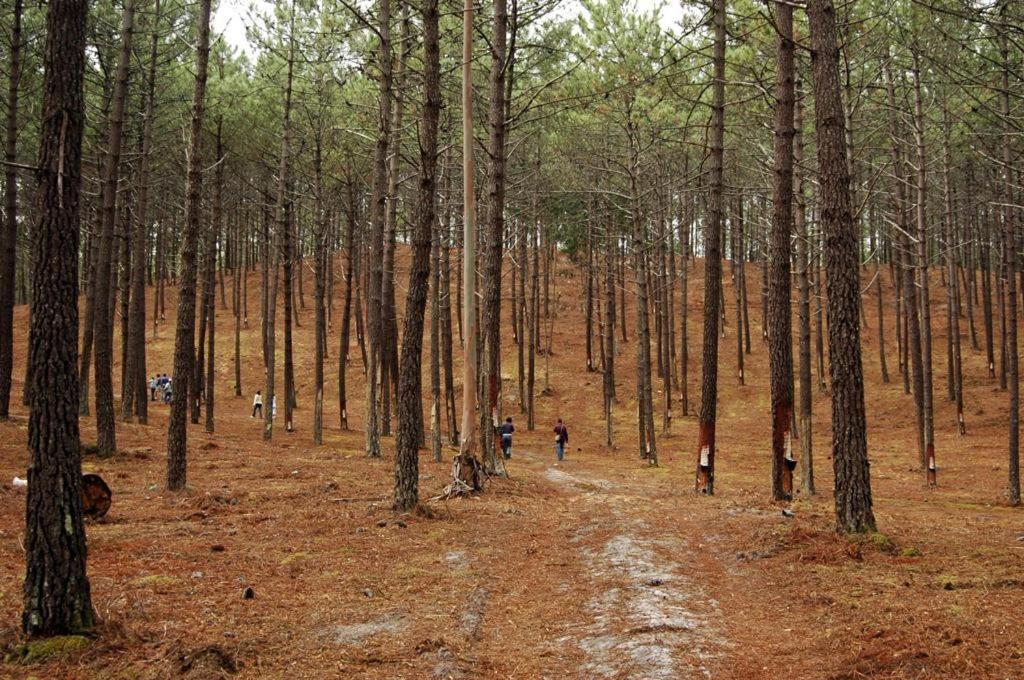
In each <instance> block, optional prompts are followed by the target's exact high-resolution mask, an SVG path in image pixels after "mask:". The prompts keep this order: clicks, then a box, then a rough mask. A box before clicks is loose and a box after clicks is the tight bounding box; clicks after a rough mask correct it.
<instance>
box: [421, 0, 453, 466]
mask: <svg viewBox="0 0 1024 680" xmlns="http://www.w3.org/2000/svg"><path fill="white" fill-rule="evenodd" d="M431 2H432V0H431ZM426 9H428V7H426V5H425V6H424V10H426ZM441 172H442V173H444V177H445V190H444V200H445V202H446V203H447V202H448V201H449V199H450V198H451V193H450V192H449V187H450V186H451V173H449V172H445V169H444V168H443V167H442V170H441ZM446 209H447V208H446ZM433 230H434V231H433V235H432V236H433V240H432V242H431V244H430V452H431V454H432V456H433V458H434V462H437V463H440V462H441V319H440V316H441V224H440V222H439V221H438V220H437V219H435V220H434V225H433Z"/></svg>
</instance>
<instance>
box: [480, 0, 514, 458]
mask: <svg viewBox="0 0 1024 680" xmlns="http://www.w3.org/2000/svg"><path fill="white" fill-rule="evenodd" d="M493 7H494V12H493V20H492V26H491V40H490V48H491V74H490V82H491V93H490V94H491V97H490V113H489V115H488V117H487V124H488V127H489V129H490V138H489V140H488V148H487V155H488V161H489V163H488V168H487V169H488V172H487V182H488V187H487V195H488V203H487V204H488V206H489V209H488V217H489V220H488V225H487V235H486V240H485V243H486V245H485V248H486V252H485V253H484V267H485V270H484V271H485V275H484V284H485V290H484V301H483V304H484V308H483V340H484V349H485V352H486V354H485V356H484V360H485V363H484V384H485V389H486V394H487V408H486V410H481V413H480V425H481V427H480V436H481V439H480V445H481V450H482V451H483V463H484V469H485V470H486V471H487V472H488V473H489V474H500V475H504V474H505V465H504V463H503V462H502V457H501V455H499V452H498V450H497V444H498V442H497V441H496V437H495V433H496V432H497V427H498V424H499V423H500V422H501V407H500V404H499V396H500V388H501V251H502V248H501V246H502V243H501V241H502V238H504V235H505V72H506V71H505V69H506V63H505V62H506V56H507V55H506V47H507V43H506V41H507V32H508V5H507V2H506V0H494V2H493ZM488 421H489V422H488Z"/></svg>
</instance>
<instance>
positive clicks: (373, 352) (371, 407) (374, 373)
mask: <svg viewBox="0 0 1024 680" xmlns="http://www.w3.org/2000/svg"><path fill="white" fill-rule="evenodd" d="M378 12H379V16H378V22H379V25H378V30H377V33H378V36H379V38H380V40H379V43H380V44H379V46H378V56H377V61H378V68H379V69H380V99H379V102H378V112H377V143H376V146H375V147H374V154H373V188H372V194H371V196H370V242H369V244H368V247H369V260H370V267H369V282H368V285H367V292H368V293H369V299H368V301H367V304H368V309H367V326H368V328H367V331H368V333H367V335H368V336H369V337H368V339H369V347H368V352H367V354H368V358H369V364H368V366H367V371H366V424H365V428H366V455H368V456H370V457H371V458H379V457H380V455H381V451H380V423H379V413H378V402H377V400H378V398H379V394H380V381H381V379H382V377H381V375H380V370H381V366H382V361H383V353H384V351H385V346H384V342H383V339H384V320H383V314H382V311H383V297H384V292H383V278H384V228H385V220H386V210H387V199H388V196H387V158H388V149H389V147H390V129H391V89H392V88H391V83H392V69H391V60H392V55H391V0H380V3H379V7H378Z"/></svg>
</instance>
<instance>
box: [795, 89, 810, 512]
mask: <svg viewBox="0 0 1024 680" xmlns="http://www.w3.org/2000/svg"><path fill="white" fill-rule="evenodd" d="M794 70H795V69H794ZM795 90H796V97H795V99H796V101H795V107H794V108H795V112H794V118H793V120H794V133H795V134H794V136H793V197H794V199H795V201H796V211H795V215H794V218H795V219H794V222H795V225H796V262H797V265H796V266H797V272H796V274H797V289H798V291H799V299H798V300H799V301H798V304H797V308H798V310H799V311H798V314H797V319H798V323H799V326H800V330H799V338H800V360H799V361H800V367H799V373H800V405H799V411H800V413H799V426H800V490H801V491H802V492H803V493H804V494H806V495H808V496H813V495H814V493H815V488H814V441H813V438H812V436H811V435H812V419H813V415H812V411H811V390H812V389H814V388H813V387H811V299H810V293H811V284H810V276H809V272H810V257H809V254H808V251H809V250H810V246H811V242H810V239H809V237H808V235H807V212H806V211H807V206H806V202H805V197H804V173H803V161H804V115H803V98H802V96H801V94H800V86H799V84H797V85H796V87H795Z"/></svg>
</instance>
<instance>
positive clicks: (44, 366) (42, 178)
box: [22, 0, 93, 635]
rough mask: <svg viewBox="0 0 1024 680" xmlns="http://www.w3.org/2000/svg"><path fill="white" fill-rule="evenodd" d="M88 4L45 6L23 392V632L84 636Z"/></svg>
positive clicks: (71, 0) (87, 610)
mask: <svg viewBox="0 0 1024 680" xmlns="http://www.w3.org/2000/svg"><path fill="white" fill-rule="evenodd" d="M87 13H88V3H87V2H85V1H84V0H66V1H65V2H55V3H51V4H50V6H49V10H48V12H47V18H46V28H47V31H46V47H45V65H46V68H45V74H44V77H43V106H42V109H43V110H42V125H41V129H40V140H41V141H40V150H39V163H38V170H37V171H36V178H37V181H38V185H37V189H36V205H37V206H39V209H40V215H39V221H38V222H37V223H36V224H35V227H34V228H33V229H32V230H31V234H32V250H33V253H34V257H35V267H33V270H32V290H33V295H32V307H33V309H32V314H31V322H30V329H29V343H30V345H31V346H32V347H31V349H30V352H29V354H30V361H32V362H34V363H35V366H34V367H33V369H32V371H31V376H32V381H33V386H32V388H31V389H30V390H29V395H30V399H31V408H30V410H29V435H28V448H29V451H30V456H31V458H30V463H29V470H28V497H27V501H26V510H25V517H26V521H25V562H26V569H25V587H24V598H25V599H24V606H25V609H24V612H23V614H22V629H23V630H24V632H25V633H27V634H28V635H62V634H68V633H81V632H85V631H88V630H89V629H91V628H92V626H93V609H92V598H91V595H90V590H89V579H88V577H87V575H86V545H85V526H84V522H83V519H82V490H81V489H82V470H81V453H80V451H81V449H80V442H79V431H78V384H77V382H78V375H77V368H78V367H77V366H76V361H75V360H76V358H77V357H76V354H77V349H78V348H77V341H78V240H79V226H80V225H79V207H80V203H79V198H80V193H81V182H82V174H81V165H82V129H83V124H84V120H85V98H84V96H83V81H84V73H85V44H86V40H85V32H86V17H87Z"/></svg>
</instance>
